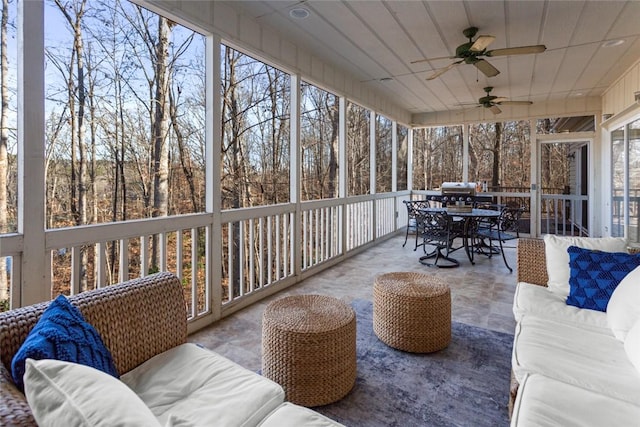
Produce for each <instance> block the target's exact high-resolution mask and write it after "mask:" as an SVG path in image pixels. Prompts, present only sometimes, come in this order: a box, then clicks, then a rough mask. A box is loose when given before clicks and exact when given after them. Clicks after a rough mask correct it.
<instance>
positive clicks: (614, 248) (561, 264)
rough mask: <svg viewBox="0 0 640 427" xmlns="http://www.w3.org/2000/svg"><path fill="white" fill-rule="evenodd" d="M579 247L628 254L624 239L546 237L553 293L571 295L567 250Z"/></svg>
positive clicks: (548, 284)
mask: <svg viewBox="0 0 640 427" xmlns="http://www.w3.org/2000/svg"><path fill="white" fill-rule="evenodd" d="M569 246H577V247H579V248H585V249H596V250H600V251H604V252H627V241H626V239H624V238H622V237H574V236H555V235H553V234H546V235H545V236H544V252H545V257H546V263H547V275H548V276H549V281H548V282H547V286H548V289H549V290H550V291H551V292H557V293H559V294H560V295H564V296H565V297H566V296H567V295H569V275H570V269H569V254H568V253H567V248H569Z"/></svg>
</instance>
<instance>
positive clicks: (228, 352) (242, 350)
mask: <svg viewBox="0 0 640 427" xmlns="http://www.w3.org/2000/svg"><path fill="white" fill-rule="evenodd" d="M412 238H413V236H409V241H408V242H407V245H406V247H404V248H403V247H402V244H403V242H404V235H402V236H400V235H398V236H395V237H393V238H391V239H389V240H387V241H385V242H383V243H381V244H379V245H376V246H374V247H373V248H371V249H368V250H366V251H364V252H362V253H360V254H358V255H356V256H354V257H352V258H350V259H348V260H347V261H345V262H342V263H340V264H338V265H336V266H334V267H332V268H329V269H327V270H324V271H323V272H321V273H319V274H316V275H315V276H313V277H311V278H309V279H306V280H304V281H303V282H301V283H299V284H297V285H294V286H292V287H290V288H287V289H286V290H284V291H282V292H279V293H277V294H275V295H272V296H271V297H269V298H266V299H264V300H262V301H260V302H258V303H256V304H253V305H251V306H250V307H247V308H245V309H243V310H240V311H239V312H237V313H234V314H233V315H231V316H229V317H226V318H224V319H222V320H220V321H218V322H216V323H215V324H213V325H211V326H208V327H207V328H204V329H202V330H200V331H198V332H196V333H194V334H192V335H191V336H190V337H189V341H190V342H196V343H199V344H201V345H203V346H205V347H207V348H209V349H211V350H214V351H216V352H217V353H219V354H222V355H223V356H225V357H227V358H229V359H231V360H233V361H234V362H236V363H238V364H240V365H242V366H244V367H245V368H247V369H250V370H252V371H257V370H259V369H260V368H261V318H262V313H263V311H264V309H265V307H266V306H267V304H268V303H269V302H271V301H273V300H275V299H278V298H281V297H283V296H285V295H293V294H311V293H315V294H325V295H332V296H334V297H337V298H340V299H342V300H343V301H345V302H347V303H351V301H352V300H354V299H367V300H372V299H373V295H372V293H373V281H374V279H375V277H376V276H377V275H378V274H381V273H386V272H392V271H416V272H423V273H428V274H433V275H436V276H439V277H441V278H442V279H444V280H445V282H446V283H448V284H449V286H450V287H451V302H452V319H453V320H454V321H456V322H461V323H466V324H469V325H474V326H479V327H482V328H486V329H492V330H496V331H500V332H508V333H513V331H514V328H515V320H514V318H513V314H512V311H511V304H512V300H513V293H514V290H515V286H516V274H515V266H516V251H515V249H513V248H510V249H506V250H505V253H506V255H507V260H508V261H509V265H510V266H511V267H512V268H513V269H514V273H509V270H508V269H507V268H506V267H505V265H504V262H503V260H502V257H501V256H500V255H497V256H494V257H492V258H487V257H484V256H476V258H475V265H471V263H470V262H469V260H468V258H467V256H466V254H465V253H464V250H459V251H457V252H455V253H454V254H453V255H452V256H453V258H456V259H458V260H459V261H460V267H458V268H452V269H446V268H430V267H426V266H424V265H422V264H420V263H419V262H418V258H419V257H420V256H421V255H423V252H422V248H418V250H417V251H415V252H414V251H413V241H412V240H411V239H412ZM512 246H515V245H512Z"/></svg>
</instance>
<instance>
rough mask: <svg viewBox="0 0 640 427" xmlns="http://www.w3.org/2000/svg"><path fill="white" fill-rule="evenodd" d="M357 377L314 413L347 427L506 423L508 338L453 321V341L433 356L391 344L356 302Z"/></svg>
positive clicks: (366, 305)
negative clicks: (337, 398) (347, 389)
mask: <svg viewBox="0 0 640 427" xmlns="http://www.w3.org/2000/svg"><path fill="white" fill-rule="evenodd" d="M353 307H354V309H355V311H356V315H357V355H358V374H357V379H356V385H355V386H354V388H353V389H352V390H351V392H350V393H349V394H348V395H347V396H346V397H344V398H343V399H342V400H340V401H338V402H336V403H332V404H330V405H326V406H321V407H316V408H314V409H315V410H316V411H318V412H320V413H323V414H324V415H326V416H328V417H330V418H332V419H334V420H336V421H339V422H341V423H343V424H345V425H346V426H351V427H357V426H367V427H375V426H403V427H405V426H474V427H480V426H491V427H499V426H508V425H509V417H508V410H507V405H508V400H509V378H510V371H511V345H512V341H513V335H510V334H505V333H500V332H494V331H490V330H487V329H481V328H477V327H474V326H469V325H465V324H463V323H457V322H453V324H452V337H451V344H450V345H449V347H447V348H446V349H445V350H441V351H439V352H435V353H430V354H413V353H407V352H403V351H399V350H395V349H393V348H391V347H388V346H387V345H385V344H384V343H382V341H380V340H379V339H378V338H377V337H376V335H375V334H374V332H373V325H372V312H373V308H372V304H371V302H369V301H364V300H355V301H354V302H353Z"/></svg>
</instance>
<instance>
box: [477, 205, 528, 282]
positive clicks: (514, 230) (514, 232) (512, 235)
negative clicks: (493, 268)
mask: <svg viewBox="0 0 640 427" xmlns="http://www.w3.org/2000/svg"><path fill="white" fill-rule="evenodd" d="M523 213H524V208H521V207H513V206H505V207H503V208H502V210H501V212H500V216H499V217H498V220H497V221H495V222H494V223H488V224H486V225H485V226H484V227H478V228H477V230H475V236H474V238H473V240H474V243H473V246H474V248H475V249H476V251H477V252H479V253H484V254H485V255H487V256H488V257H489V258H491V256H493V255H495V254H497V252H498V248H497V247H495V242H497V244H498V246H499V252H500V253H501V254H502V259H503V260H504V265H505V266H506V267H507V268H508V269H509V272H513V269H512V268H511V267H510V266H509V263H508V262H507V257H506V256H505V254H504V248H506V247H507V246H504V243H505V242H508V241H510V240H516V239H518V238H520V218H521V217H522V214H523Z"/></svg>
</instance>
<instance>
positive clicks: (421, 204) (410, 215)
mask: <svg viewBox="0 0 640 427" xmlns="http://www.w3.org/2000/svg"><path fill="white" fill-rule="evenodd" d="M403 203H404V204H405V205H406V206H407V231H406V233H405V235H404V243H403V244H402V247H403V248H404V247H405V245H406V244H407V240H408V239H409V234H410V233H413V234H415V236H416V239H415V246H414V248H413V250H414V251H415V250H416V249H418V246H422V244H418V238H419V235H420V232H421V230H420V229H419V228H418V224H417V221H416V215H417V214H418V213H419V212H420V209H424V208H428V207H429V206H430V204H429V201H428V200H404V201H403Z"/></svg>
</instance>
